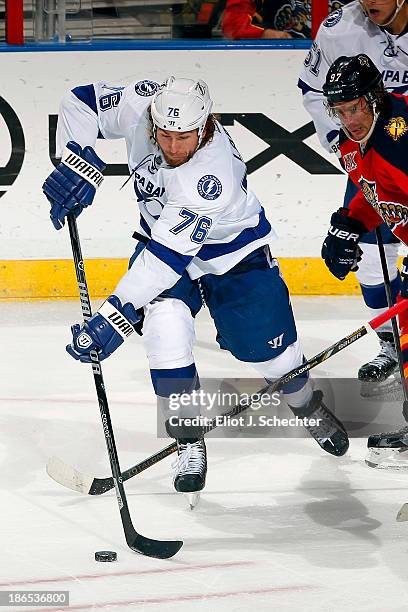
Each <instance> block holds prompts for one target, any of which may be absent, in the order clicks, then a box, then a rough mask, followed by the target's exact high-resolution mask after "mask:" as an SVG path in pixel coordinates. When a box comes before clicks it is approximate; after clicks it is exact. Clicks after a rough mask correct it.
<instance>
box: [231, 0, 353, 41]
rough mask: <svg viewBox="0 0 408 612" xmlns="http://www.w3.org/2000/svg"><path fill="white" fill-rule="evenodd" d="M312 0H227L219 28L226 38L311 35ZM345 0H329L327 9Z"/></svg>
mask: <svg viewBox="0 0 408 612" xmlns="http://www.w3.org/2000/svg"><path fill="white" fill-rule="evenodd" d="M311 1H313V0H305V1H300V0H286V1H285V0H227V5H226V7H225V11H224V15H223V19H222V31H223V33H224V36H225V37H226V38H232V39H235V40H236V39H240V38H311ZM344 4H347V1H343V2H341V1H340V0H331V1H330V2H329V7H330V11H334V10H336V9H338V8H340V7H341V6H343V5H344Z"/></svg>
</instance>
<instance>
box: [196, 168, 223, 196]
mask: <svg viewBox="0 0 408 612" xmlns="http://www.w3.org/2000/svg"><path fill="white" fill-rule="evenodd" d="M197 191H198V193H199V195H200V196H201V197H202V198H204V200H216V199H217V198H219V197H220V195H221V193H222V183H221V181H220V179H219V178H218V177H216V176H215V175H214V174H205V175H204V176H202V177H201V178H200V179H199V180H198V182H197Z"/></svg>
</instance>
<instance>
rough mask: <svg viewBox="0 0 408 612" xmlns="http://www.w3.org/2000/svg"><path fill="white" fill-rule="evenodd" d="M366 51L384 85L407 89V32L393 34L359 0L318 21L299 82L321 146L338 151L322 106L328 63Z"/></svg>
mask: <svg viewBox="0 0 408 612" xmlns="http://www.w3.org/2000/svg"><path fill="white" fill-rule="evenodd" d="M358 53H365V54H366V55H368V56H369V57H370V58H371V59H372V61H373V62H374V64H375V65H376V66H377V68H378V70H380V72H381V73H382V77H383V80H384V84H385V87H386V88H387V89H388V90H390V91H394V92H396V93H407V92H408V32H407V33H402V34H400V35H393V34H390V33H389V32H387V31H386V30H385V29H384V28H380V27H378V26H376V25H375V24H374V23H373V22H372V21H370V19H369V18H368V17H366V16H365V15H364V13H363V10H362V8H361V6H360V2H359V0H355V1H354V2H351V3H350V4H348V5H347V6H344V7H343V8H340V9H339V10H337V11H334V12H333V13H331V14H330V15H329V16H328V17H327V19H326V20H325V21H323V23H322V24H321V26H320V28H319V30H318V32H317V36H316V39H315V40H314V42H313V43H312V47H311V49H310V51H309V53H308V54H307V56H306V59H305V61H304V64H303V69H302V71H301V74H300V78H299V82H298V86H299V87H300V89H301V90H302V93H303V104H304V106H305V108H306V110H307V111H308V112H309V113H310V114H311V116H312V119H313V122H314V124H315V128H316V132H317V135H318V137H319V140H320V142H321V144H322V145H323V147H324V148H325V149H327V150H328V151H334V152H335V153H337V152H338V151H337V141H338V133H337V132H338V129H339V124H336V123H335V122H334V121H333V120H332V119H330V117H329V116H328V114H327V112H326V109H325V108H324V106H323V101H324V98H323V94H322V87H323V84H324V82H325V79H326V74H327V71H328V69H329V68H330V66H331V64H332V63H333V62H334V60H336V59H337V58H338V57H340V56H341V55H347V56H351V55H357V54H358Z"/></svg>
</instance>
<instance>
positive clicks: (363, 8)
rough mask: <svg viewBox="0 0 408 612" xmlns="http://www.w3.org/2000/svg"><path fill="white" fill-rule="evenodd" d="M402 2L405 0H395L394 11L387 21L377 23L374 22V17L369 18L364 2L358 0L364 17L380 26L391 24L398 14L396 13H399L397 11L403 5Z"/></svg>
mask: <svg viewBox="0 0 408 612" xmlns="http://www.w3.org/2000/svg"><path fill="white" fill-rule="evenodd" d="M404 2H405V0H397V3H396V6H395V11H394V13H393V15H392V17H391V19H389V20H388V21H387V23H382V24H381V25H379V24H378V23H376V22H375V21H374V19H371V17H370V14H369V13H368V11H367V9H366V7H365V6H364V4H363V2H362V0H360V5H361V8H362V10H363V13H364V15H365V16H366V17H368V19H369V20H370V21H372V22H373V23H374V24H375V25H376V26H379V27H380V28H385V27H386V26H389V25H391V23H392V22H393V21H394V19H395V18H396V16H397V15H398V13H399V12H400V10H401V9H402V7H403V6H404Z"/></svg>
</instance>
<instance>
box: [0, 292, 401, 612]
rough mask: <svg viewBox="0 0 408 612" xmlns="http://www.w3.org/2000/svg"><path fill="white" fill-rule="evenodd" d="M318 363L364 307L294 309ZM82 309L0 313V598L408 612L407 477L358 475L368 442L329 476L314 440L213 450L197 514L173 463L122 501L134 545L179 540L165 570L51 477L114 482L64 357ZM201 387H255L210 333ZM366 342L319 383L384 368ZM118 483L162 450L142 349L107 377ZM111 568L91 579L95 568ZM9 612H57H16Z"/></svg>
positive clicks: (91, 413)
mask: <svg viewBox="0 0 408 612" xmlns="http://www.w3.org/2000/svg"><path fill="white" fill-rule="evenodd" d="M294 308H295V312H296V315H297V319H298V327H299V331H300V335H301V337H302V339H303V344H304V349H305V353H306V355H308V356H311V355H312V354H315V353H317V352H319V351H320V350H322V349H323V348H325V347H327V346H328V345H330V344H331V343H332V342H333V341H335V340H338V339H339V338H340V337H341V336H342V335H344V334H345V333H347V332H351V331H353V330H354V329H356V328H357V327H359V325H360V324H361V322H362V321H364V320H365V319H366V313H365V311H364V307H363V306H362V304H361V301H360V300H359V298H295V299H294ZM78 314H79V307H78V304H77V303H75V302H68V303H64V302H53V303H29V304H23V303H17V304H9V303H6V304H4V303H2V304H0V323H1V326H0V334H1V345H2V347H3V350H2V352H1V355H0V363H1V367H0V371H1V384H0V406H1V413H0V414H1V416H0V419H1V433H2V435H1V436H0V461H1V464H0V465H1V476H0V508H1V523H0V533H1V543H2V554H1V560H0V568H1V571H0V591H2V590H19V589H23V590H29V589H35V590H44V589H52V590H59V589H62V590H69V591H70V597H71V606H70V608H69V609H72V610H79V611H88V610H109V611H111V610H112V611H116V610H117V611H128V610H129V611H132V610H138V611H139V610H143V611H145V610H146V611H149V610H152V611H155V610H159V611H160V612H169V611H174V612H176V611H177V612H183V611H187V610H188V611H190V610H194V611H196V612H208V611H211V612H212V611H217V612H218V611H220V612H224V611H227V610H228V611H234V612H248V611H249V610H253V609H256V610H257V612H264V611H265V612H266V611H268V612H269V611H271V610H273V611H275V610H276V611H279V612H280V611H296V612H298V611H299V610H301V611H302V612H312V611H313V612H316V611H319V612H320V611H323V612H348V611H350V612H351V611H353V612H355V611H357V612H360V611H361V612H363V611H370V612H374V611H375V612H376V611H380V610H381V611H387V612H394V611H395V612H396V611H397V610H398V612H399V611H401V610H405V609H406V608H407V605H408V604H407V603H406V602H407V594H408V588H407V585H408V582H407V581H408V569H407V567H408V563H407V561H408V524H407V523H397V522H396V521H395V516H396V513H397V510H398V509H399V507H400V506H401V504H402V503H403V502H405V501H407V500H408V474H407V475H405V474H401V473H390V472H386V471H375V470H370V469H369V468H367V467H365V465H364V462H363V458H364V454H365V449H364V447H365V443H366V441H365V440H363V439H361V440H360V439H355V438H354V439H352V440H351V445H350V451H349V453H348V454H347V455H346V456H345V457H343V458H341V459H336V458H334V457H331V456H329V455H327V454H326V453H324V452H323V451H321V450H320V449H319V447H318V446H317V444H316V443H315V442H314V441H313V440H311V439H287V440H282V439H264V440H262V439H235V440H220V439H215V440H210V441H209V442H208V452H209V470H208V479H207V486H206V489H205V492H204V493H203V494H202V496H201V501H200V504H199V506H198V507H197V508H196V509H195V510H194V512H190V511H189V510H187V509H186V503H185V500H184V498H183V497H182V496H179V495H177V494H176V493H174V492H173V490H172V485H171V468H170V464H171V459H170V458H168V459H165V460H164V461H162V462H161V463H160V464H158V465H156V466H155V467H152V468H151V469H149V470H148V471H147V472H145V473H144V474H143V475H140V476H137V477H135V478H133V479H132V480H130V481H129V482H128V483H126V491H127V495H128V501H129V505H130V510H131V514H132V517H133V521H134V524H135V527H136V528H137V529H138V530H139V531H140V532H141V533H143V534H144V535H146V536H150V537H155V538H162V539H166V538H167V539H170V538H171V539H183V540H184V547H183V548H182V549H181V551H180V552H179V553H178V554H177V555H176V556H175V557H174V558H173V559H171V560H168V561H160V560H155V559H149V558H145V557H142V556H139V555H136V554H134V553H132V552H131V551H130V550H129V549H128V548H127V546H126V544H125V542H124V538H123V533H122V527H121V523H120V519H119V514H118V508H117V503H116V499H115V496H114V493H113V492H109V493H107V494H105V495H103V496H101V497H90V496H81V495H80V494H77V493H74V492H71V491H69V490H67V489H64V488H62V487H61V486H59V485H58V484H56V483H55V482H54V481H52V480H50V479H49V478H48V477H47V475H46V473H45V464H46V461H47V458H48V457H49V456H51V455H54V454H56V455H58V456H59V457H61V458H62V459H63V460H64V461H66V462H68V463H70V464H72V465H74V466H75V467H76V468H77V469H79V470H81V471H83V472H88V473H90V474H94V475H97V476H100V477H102V476H109V475H110V471H109V463H108V459H107V453H106V449H105V443H104V438H103V434H102V429H101V423H100V417H99V411H98V407H97V403H96V400H95V391H94V388H93V380H92V376H91V373H90V372H89V368H88V367H87V366H84V365H81V364H78V363H76V362H74V361H73V360H71V359H70V358H69V357H68V356H67V355H66V353H65V351H64V346H65V343H66V342H67V340H68V338H69V324H71V323H72V322H75V321H77V320H79V316H78ZM197 337H198V338H197V340H198V341H197V349H196V358H197V359H196V360H197V364H198V367H199V371H200V373H201V375H203V376H214V375H216V376H231V377H232V376H234V377H237V376H240V375H241V376H242V375H245V376H252V372H251V370H249V369H248V368H247V367H246V366H244V365H242V364H239V363H237V362H236V361H235V360H234V359H232V358H231V357H230V356H229V355H228V354H226V353H224V352H222V351H220V350H218V349H217V347H216V344H215V341H214V330H213V327H212V323H211V321H210V319H208V318H207V316H206V315H203V316H201V315H200V317H199V321H198V325H197ZM376 348H377V345H376V340H375V337H371V336H369V337H367V338H364V339H362V340H359V341H358V342H356V343H355V344H354V345H353V347H351V348H348V349H346V350H345V351H343V352H342V353H340V354H339V355H337V356H336V357H334V358H332V359H330V360H328V361H327V362H325V363H324V364H323V366H322V367H320V368H318V369H316V370H315V372H316V373H318V374H320V375H321V376H328V375H330V374H332V375H333V374H336V375H337V376H346V377H351V376H354V375H355V372H356V370H357V368H358V366H359V365H360V364H361V363H362V362H363V361H364V360H367V359H368V358H370V357H371V356H372V355H373V354H375V352H376ZM103 371H104V377H105V382H106V387H107V393H108V398H109V401H110V408H111V415H112V420H113V425H114V430H115V434H116V442H117V446H118V450H119V456H120V460H121V465H122V468H125V467H128V466H130V465H133V464H135V463H137V462H138V461H139V460H141V459H143V458H145V457H147V456H148V455H150V454H151V453H153V452H154V451H156V450H158V449H159V448H161V447H163V446H165V445H166V444H168V441H166V440H157V439H156V433H155V431H156V410H155V402H154V396H153V393H152V391H151V387H150V380H149V374H148V368H147V364H146V361H145V358H144V355H143V348H142V346H141V343H140V341H139V340H138V339H134V340H130V341H129V342H128V343H127V344H126V346H124V347H122V349H121V350H120V351H118V352H117V354H115V355H114V356H113V357H112V358H111V359H110V360H108V361H107V362H105V363H104V366H103ZM104 549H108V550H115V551H117V553H118V561H117V562H116V563H111V564H101V563H96V562H95V561H94V552H95V551H96V550H104ZM3 609H5V610H9V609H10V610H18V611H20V612H23V611H26V610H31V609H33V610H34V609H35V610H37V611H38V610H44V611H45V610H54V611H55V610H59V609H60V608H58V606H57V607H55V606H54V607H51V608H45V607H43V606H39V607H37V608H27V607H21V606H16V607H14V608H11V607H10V608H8V607H5V608H3Z"/></svg>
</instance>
